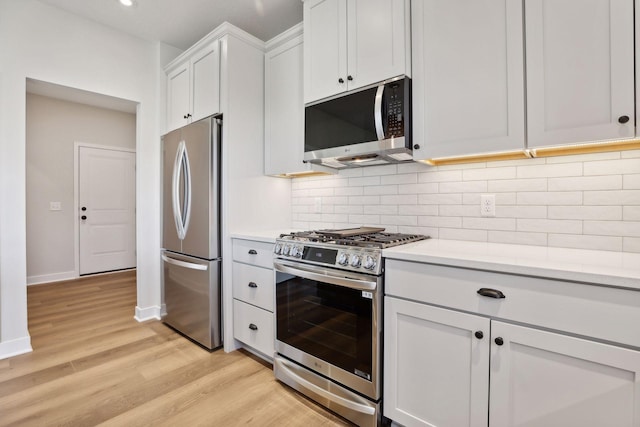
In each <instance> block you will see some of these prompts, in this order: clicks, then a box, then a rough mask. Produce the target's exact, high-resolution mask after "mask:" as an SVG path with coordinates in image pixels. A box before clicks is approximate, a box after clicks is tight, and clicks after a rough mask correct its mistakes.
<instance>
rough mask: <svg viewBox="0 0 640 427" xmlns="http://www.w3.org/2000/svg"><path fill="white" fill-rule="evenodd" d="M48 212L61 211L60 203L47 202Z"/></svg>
mask: <svg viewBox="0 0 640 427" xmlns="http://www.w3.org/2000/svg"><path fill="white" fill-rule="evenodd" d="M49 210H50V211H59V210H62V204H61V203H60V202H49Z"/></svg>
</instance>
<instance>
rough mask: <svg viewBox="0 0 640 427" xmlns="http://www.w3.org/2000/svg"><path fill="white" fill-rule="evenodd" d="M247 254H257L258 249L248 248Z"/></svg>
mask: <svg viewBox="0 0 640 427" xmlns="http://www.w3.org/2000/svg"><path fill="white" fill-rule="evenodd" d="M249 255H258V251H256V250H255V249H249Z"/></svg>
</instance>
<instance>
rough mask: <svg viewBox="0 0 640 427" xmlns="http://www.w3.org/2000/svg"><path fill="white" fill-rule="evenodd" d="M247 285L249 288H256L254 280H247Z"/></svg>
mask: <svg viewBox="0 0 640 427" xmlns="http://www.w3.org/2000/svg"><path fill="white" fill-rule="evenodd" d="M249 287H250V288H257V287H258V285H257V284H256V282H249Z"/></svg>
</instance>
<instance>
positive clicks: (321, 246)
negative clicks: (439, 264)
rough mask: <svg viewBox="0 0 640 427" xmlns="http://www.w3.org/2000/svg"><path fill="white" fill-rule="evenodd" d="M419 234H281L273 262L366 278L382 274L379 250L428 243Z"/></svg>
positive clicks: (346, 231)
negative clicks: (337, 271)
mask: <svg viewBox="0 0 640 427" xmlns="http://www.w3.org/2000/svg"><path fill="white" fill-rule="evenodd" d="M428 238H429V237H428V236H423V235H419V234H402V233H385V232H384V228H376V227H357V228H347V229H339V230H314V231H301V232H293V233H286V234H281V235H280V238H278V239H276V244H275V247H274V253H275V257H276V258H280V259H288V260H293V261H299V262H303V263H307V264H313V265H320V266H325V267H331V268H337V269H340V270H348V271H354V272H360V273H366V274H373V275H381V274H382V249H385V248H390V247H392V246H398V245H403V244H406V243H411V242H417V241H419V240H424V239H428Z"/></svg>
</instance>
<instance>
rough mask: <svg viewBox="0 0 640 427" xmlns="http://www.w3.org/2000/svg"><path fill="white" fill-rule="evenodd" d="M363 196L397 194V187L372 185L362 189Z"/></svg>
mask: <svg viewBox="0 0 640 427" xmlns="http://www.w3.org/2000/svg"><path fill="white" fill-rule="evenodd" d="M364 194H365V196H369V195H376V194H398V186H397V185H373V186H370V187H364Z"/></svg>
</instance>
